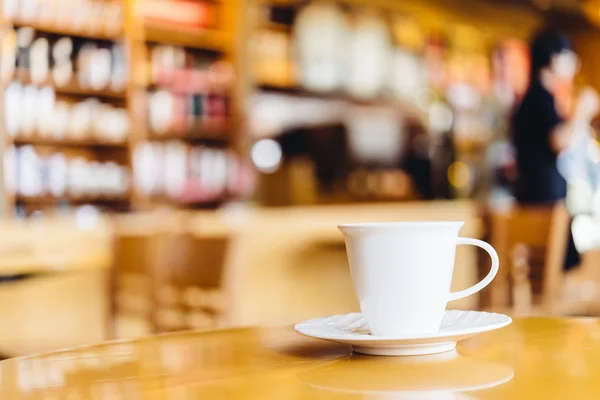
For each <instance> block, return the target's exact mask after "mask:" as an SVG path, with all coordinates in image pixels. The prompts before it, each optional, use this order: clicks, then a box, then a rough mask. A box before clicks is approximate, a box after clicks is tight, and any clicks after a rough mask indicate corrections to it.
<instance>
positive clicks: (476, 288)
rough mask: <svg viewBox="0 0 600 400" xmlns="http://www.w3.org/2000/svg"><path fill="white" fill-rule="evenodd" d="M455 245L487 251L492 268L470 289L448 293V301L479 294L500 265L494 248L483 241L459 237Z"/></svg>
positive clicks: (494, 275)
mask: <svg viewBox="0 0 600 400" xmlns="http://www.w3.org/2000/svg"><path fill="white" fill-rule="evenodd" d="M456 244H457V245H461V244H470V245H473V246H477V247H480V248H482V249H483V250H485V251H487V253H488V254H489V255H490V258H491V259H492V267H491V268H490V272H488V274H487V275H486V277H485V278H483V279H482V280H481V281H479V282H478V283H476V284H475V285H473V286H471V287H470V288H467V289H465V290H461V291H459V292H450V297H449V299H448V301H452V300H458V299H462V298H463V297H467V296H470V295H472V294H475V293H477V292H479V291H480V290H481V289H483V288H484V287H486V286H487V285H489V284H490V282H491V281H492V280H493V279H494V278H495V277H496V274H497V273H498V266H499V264H500V261H499V260H498V253H496V250H494V248H493V247H492V246H491V245H490V244H488V243H486V242H484V241H483V240H479V239H472V238H462V237H459V238H458V240H457V241H456Z"/></svg>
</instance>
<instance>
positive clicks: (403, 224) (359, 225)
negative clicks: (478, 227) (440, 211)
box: [337, 220, 465, 230]
mask: <svg viewBox="0 0 600 400" xmlns="http://www.w3.org/2000/svg"><path fill="white" fill-rule="evenodd" d="M464 224H465V221H458V220H456V221H396V222H355V223H346V224H340V225H338V226H337V227H338V229H340V230H342V229H354V228H356V229H377V228H410V227H431V228H433V227H444V226H447V227H449V226H457V225H459V226H463V225H464Z"/></svg>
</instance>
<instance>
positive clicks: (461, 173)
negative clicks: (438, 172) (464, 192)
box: [448, 161, 471, 188]
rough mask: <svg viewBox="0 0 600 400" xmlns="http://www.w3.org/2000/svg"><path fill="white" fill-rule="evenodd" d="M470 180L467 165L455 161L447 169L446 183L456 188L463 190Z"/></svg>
mask: <svg viewBox="0 0 600 400" xmlns="http://www.w3.org/2000/svg"><path fill="white" fill-rule="evenodd" d="M470 180H471V171H470V169H469V167H468V165H467V164H465V163H463V162H461V161H455V162H453V163H452V164H450V166H449V167H448V181H450V184H451V185H452V186H454V187H456V188H464V187H465V186H467V185H468V184H469V181H470Z"/></svg>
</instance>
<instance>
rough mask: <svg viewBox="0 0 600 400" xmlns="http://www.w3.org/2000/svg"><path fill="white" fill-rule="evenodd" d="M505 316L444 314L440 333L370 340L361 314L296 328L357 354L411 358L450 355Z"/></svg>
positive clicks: (505, 321) (499, 323) (495, 326)
mask: <svg viewBox="0 0 600 400" xmlns="http://www.w3.org/2000/svg"><path fill="white" fill-rule="evenodd" d="M511 322H512V319H511V318H510V317H509V316H507V315H504V314H496V313H488V312H483V311H458V310H447V311H446V312H445V313H444V318H443V320H442V325H441V327H440V330H439V331H437V332H434V333H428V334H423V335H410V336H405V337H386V336H371V334H370V332H369V327H368V326H367V323H366V321H365V319H364V317H363V316H362V314H360V313H350V314H345V315H334V316H332V317H327V318H317V319H311V320H309V321H305V322H301V323H299V324H297V325H296V326H295V329H296V332H298V333H299V334H301V335H304V336H308V337H312V338H317V339H324V340H329V341H331V342H337V343H344V344H349V345H352V350H353V351H355V352H356V353H362V354H370V355H381V356H414V355H421V354H434V353H441V352H443V351H449V350H452V349H454V347H456V342H458V341H460V340H464V339H468V338H470V337H472V336H475V335H477V334H478V333H482V332H488V331H493V330H495V329H499V328H503V327H505V326H507V325H508V324H510V323H511Z"/></svg>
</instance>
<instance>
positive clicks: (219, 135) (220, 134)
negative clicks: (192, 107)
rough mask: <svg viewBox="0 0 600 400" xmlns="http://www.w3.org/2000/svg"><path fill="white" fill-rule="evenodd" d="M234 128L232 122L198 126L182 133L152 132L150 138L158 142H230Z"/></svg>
mask: <svg viewBox="0 0 600 400" xmlns="http://www.w3.org/2000/svg"><path fill="white" fill-rule="evenodd" d="M232 130H233V129H232V127H231V124H227V125H225V126H224V127H222V128H207V127H196V128H192V129H190V130H188V131H186V132H181V133H180V132H171V133H164V134H157V133H150V134H149V135H148V140H150V141H157V142H164V141H169V140H182V141H185V142H213V143H229V141H230V139H231V132H232Z"/></svg>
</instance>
